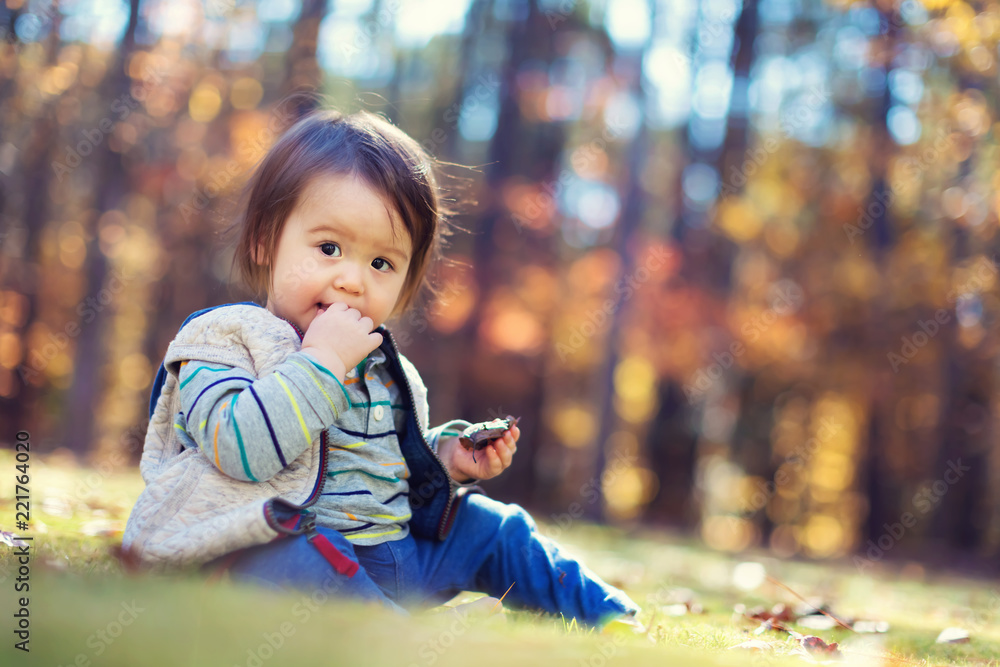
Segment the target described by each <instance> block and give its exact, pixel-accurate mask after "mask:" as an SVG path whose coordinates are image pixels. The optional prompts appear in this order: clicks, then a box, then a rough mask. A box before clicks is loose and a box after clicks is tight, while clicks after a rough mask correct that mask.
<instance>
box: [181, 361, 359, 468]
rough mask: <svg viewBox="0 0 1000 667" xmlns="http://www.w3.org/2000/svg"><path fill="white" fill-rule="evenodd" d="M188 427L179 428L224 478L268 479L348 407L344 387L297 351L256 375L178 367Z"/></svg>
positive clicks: (208, 366)
mask: <svg viewBox="0 0 1000 667" xmlns="http://www.w3.org/2000/svg"><path fill="white" fill-rule="evenodd" d="M180 392H181V393H180V397H181V405H182V409H183V415H184V418H185V421H186V424H182V425H179V426H180V427H182V428H183V430H184V431H185V432H186V433H187V434H188V435H189V436H190V437H191V438H192V439H193V440H194V441H195V442H196V443H197V444H198V446H199V447H200V449H201V451H202V452H203V453H204V454H205V455H206V456H208V458H209V460H211V461H213V462H214V463H215V465H216V466H217V467H218V468H219V470H221V471H222V472H223V473H225V474H226V475H228V476H230V477H233V478H235V479H239V480H243V481H252V482H257V481H263V480H266V479H270V478H271V477H273V476H274V475H275V474H277V473H278V472H279V471H281V470H282V469H284V468H285V467H286V466H287V465H288V464H290V463H291V462H292V461H294V460H295V459H296V458H297V457H298V456H299V455H300V454H301V453H302V452H303V451H305V450H306V449H307V448H308V447H309V446H311V445H312V443H313V441H315V439H316V438H317V437H318V436H319V434H320V432H321V431H322V430H323V429H324V428H326V427H327V426H329V425H330V424H331V423H333V421H334V420H335V419H336V418H337V416H338V415H339V414H340V413H341V412H343V411H345V410H348V409H350V400H349V399H348V397H347V392H346V391H345V390H344V386H343V384H341V382H340V380H339V379H338V378H336V377H335V376H334V375H333V374H332V373H331V372H330V371H329V370H327V369H326V368H324V367H323V366H322V365H320V364H318V363H316V361H314V360H313V359H312V358H311V357H310V356H309V355H308V354H304V353H302V352H295V353H293V354H291V355H289V356H288V358H287V359H286V360H285V361H284V362H283V363H281V364H280V365H278V366H277V367H276V368H275V369H274V372H272V373H271V374H269V375H267V376H266V377H263V378H260V379H258V378H255V377H253V376H252V375H251V374H249V373H247V372H246V371H244V370H241V369H238V368H232V367H229V366H225V365H223V364H218V363H208V362H204V361H198V360H191V361H187V362H183V364H182V366H181V369H180Z"/></svg>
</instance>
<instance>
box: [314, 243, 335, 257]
mask: <svg viewBox="0 0 1000 667" xmlns="http://www.w3.org/2000/svg"><path fill="white" fill-rule="evenodd" d="M319 251H320V252H321V253H323V254H324V255H326V256H327V257H338V256H340V246H339V245H337V244H336V243H324V244H322V245H320V247H319Z"/></svg>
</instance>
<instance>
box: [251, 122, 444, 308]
mask: <svg viewBox="0 0 1000 667" xmlns="http://www.w3.org/2000/svg"><path fill="white" fill-rule="evenodd" d="M321 174H333V175H345V176H354V177H357V178H360V179H361V180H362V181H363V182H364V183H365V184H366V185H368V186H369V187H371V188H372V189H374V190H375V191H376V192H378V193H379V194H380V195H381V196H382V198H383V199H384V200H385V201H386V203H387V204H390V205H391V206H392V207H393V208H394V209H395V211H396V213H398V214H399V217H400V218H401V219H402V221H403V226H404V227H405V229H406V231H407V233H408V234H409V236H410V241H411V243H412V248H413V253H412V256H411V258H410V266H409V270H408V271H407V274H406V281H405V282H404V283H403V289H402V291H401V292H400V297H399V301H398V302H397V307H396V312H404V311H405V310H406V309H407V308H409V307H410V306H411V305H412V304H413V302H414V299H415V298H416V296H417V293H418V292H419V291H420V288H421V286H422V285H423V284H424V279H425V277H426V274H427V270H428V268H429V267H430V265H431V264H432V263H433V261H434V260H435V259H437V258H438V257H439V256H440V254H441V245H442V237H443V236H445V235H446V234H447V233H448V230H447V224H446V215H447V214H448V213H450V211H448V210H446V207H445V205H444V201H443V199H442V197H441V195H440V193H439V191H438V184H437V179H436V177H435V174H434V164H433V159H432V158H431V157H429V156H428V155H427V153H426V152H425V151H424V149H423V148H422V147H421V146H420V144H418V143H417V142H416V141H415V140H414V139H413V138H411V137H410V136H409V135H407V134H406V133H405V132H403V131H402V130H400V129H399V128H397V127H396V126H394V125H392V124H391V123H390V122H388V121H387V120H384V119H383V118H381V117H380V116H377V115H375V114H373V113H370V112H367V111H359V112H357V113H353V114H350V115H344V114H341V113H340V112H338V111H332V110H316V111H312V112H310V113H309V114H308V115H306V116H305V117H303V118H302V119H300V120H299V121H298V122H296V123H295V124H294V125H293V126H292V127H291V128H289V129H288V131H287V132H285V133H284V134H283V135H282V136H281V137H280V138H279V139H278V140H277V141H276V142H275V144H274V146H272V147H271V149H270V150H269V151H268V153H267V155H265V156H264V159H263V160H262V161H261V163H260V165H259V166H258V167H257V170H256V171H255V173H254V175H253V176H252V177H251V179H250V181H249V182H248V183H247V185H246V188H245V191H244V199H246V208H245V209H244V213H243V214H242V215H241V216H240V217H239V218H238V219H237V221H236V222H235V224H234V226H235V227H236V228H237V229H236V230H234V231H235V232H236V233H237V234H238V240H237V243H236V254H235V256H234V257H233V263H234V265H236V266H238V267H239V271H240V274H241V276H242V278H243V280H244V281H245V282H246V283H247V286H248V287H249V288H250V289H251V290H253V291H254V292H256V293H257V294H265V293H267V292H269V290H270V286H271V265H272V263H273V261H274V254H275V252H276V250H277V247H278V239H280V238H281V232H282V230H283V229H284V227H285V222H286V221H287V220H288V216H289V215H291V213H292V211H293V210H294V208H295V206H296V204H297V203H298V201H299V197H300V196H301V195H302V192H303V191H304V190H305V188H306V186H307V185H308V183H309V182H310V181H311V180H312V179H313V178H314V177H316V176H318V175H321ZM257 248H261V249H262V250H263V256H262V257H260V258H259V260H260V262H259V263H258V261H256V259H255V255H256V254H257Z"/></svg>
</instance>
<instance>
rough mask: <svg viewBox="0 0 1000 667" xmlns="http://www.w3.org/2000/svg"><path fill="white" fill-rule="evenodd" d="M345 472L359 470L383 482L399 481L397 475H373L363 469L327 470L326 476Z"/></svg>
mask: <svg viewBox="0 0 1000 667" xmlns="http://www.w3.org/2000/svg"><path fill="white" fill-rule="evenodd" d="M347 472H359V473H361V474H362V475H368V476H369V477H371V478H373V479H380V480H382V481H383V482H392V483H393V484H395V483H396V482H398V481H400V479H399V478H398V477H383V476H381V475H373V474H372V473H370V472H365V471H364V470H335V471H328V472H327V473H326V476H327V477H336V476H337V475H343V474H344V473H347Z"/></svg>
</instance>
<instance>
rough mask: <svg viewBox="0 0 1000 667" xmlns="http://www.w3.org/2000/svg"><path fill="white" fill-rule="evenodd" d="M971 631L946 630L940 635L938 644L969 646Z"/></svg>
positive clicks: (961, 629)
mask: <svg viewBox="0 0 1000 667" xmlns="http://www.w3.org/2000/svg"><path fill="white" fill-rule="evenodd" d="M969 641H971V640H970V638H969V631H968V630H965V629H963V628H945V629H944V630H942V631H941V634H939V635H938V638H937V643H938V644H968V643H969Z"/></svg>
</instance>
